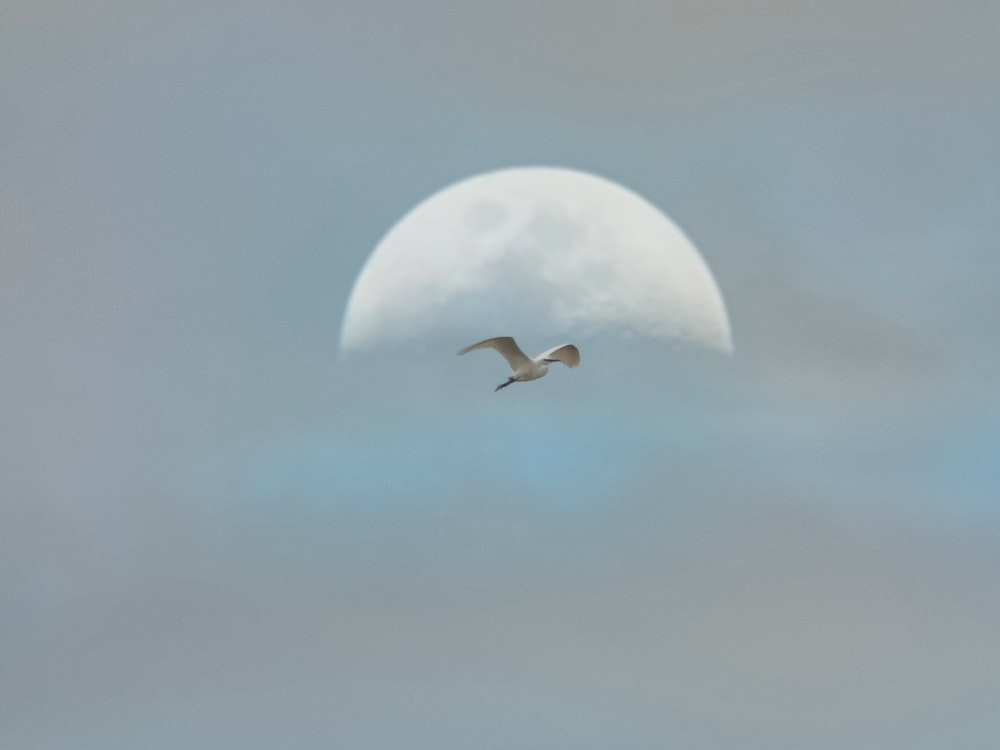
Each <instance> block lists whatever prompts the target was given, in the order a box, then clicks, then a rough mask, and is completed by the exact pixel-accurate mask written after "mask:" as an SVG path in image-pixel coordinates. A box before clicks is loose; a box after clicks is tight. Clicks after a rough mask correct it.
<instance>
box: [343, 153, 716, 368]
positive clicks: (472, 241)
mask: <svg viewBox="0 0 1000 750" xmlns="http://www.w3.org/2000/svg"><path fill="white" fill-rule="evenodd" d="M601 333H614V334H619V335H621V334H623V335H635V336H641V337H646V338H652V339H682V340H686V341H691V342H695V343H698V344H702V345H705V346H708V347H711V348H714V349H718V350H721V351H724V352H729V351H731V350H732V338H731V334H730V328H729V319H728V316H727V315H726V307H725V303H724V302H723V299H722V295H721V293H720V292H719V288H718V286H717V285H716V283H715V279H714V278H713V277H712V273H711V271H710V270H709V268H708V266H707V265H706V264H705V261H704V260H703V259H702V257H701V255H700V254H699V253H698V250H697V249H696V248H695V246H694V245H693V244H692V242H691V241H690V240H689V239H688V238H687V237H686V236H685V235H684V233H683V232H682V231H681V230H680V229H679V228H678V227H677V225H675V224H674V223H673V222H672V221H671V220H670V219H668V218H667V217H666V216H665V215H664V214H663V213H661V212H660V211H659V210H657V209H656V208H655V207H654V206H652V205H651V204H650V203H648V202H647V201H646V200H644V199H643V198H641V197H640V196H638V195H636V194H635V193H633V192H632V191H630V190H627V189H626V188H623V187H622V186H621V185H617V184H615V183H614V182H610V181H609V180H605V179H602V178H600V177H596V176H594V175H592V174H587V173H585V172H578V171H574V170H570V169H559V168H550V167H522V168H515V169H504V170H500V171H497V172H489V173H487V174H482V175H478V176H476V177H472V178H469V179H467V180H463V181H461V182H458V183H455V184H454V185H451V186H449V187H447V188H445V189H444V190H441V191H440V192H438V193H435V194H434V195H432V196H431V197H430V198H427V199H426V200H425V201H423V202H422V203H420V204H419V205H417V206H416V207H415V208H414V209H412V210H411V211H410V212H409V213H408V214H406V215H405V216H404V217H403V218H402V219H401V220H400V221H399V222H398V223H397V224H396V225H395V226H394V227H393V228H392V229H391V230H390V231H389V233H388V234H387V235H386V236H385V237H384V238H383V239H382V241H381V242H380V243H379V244H378V246H377V247H376V248H375V251H374V252H373V253H372V254H371V256H370V257H369V258H368V261H367V263H365V266H364V268H363V269H362V270H361V273H360V274H359V275H358V278H357V280H356V281H355V283H354V289H353V290H352V292H351V297H350V300H349V302H348V304H347V311H346V313H345V316H344V322H343V328H342V330H341V337H340V347H341V351H342V352H344V353H350V352H360V351H368V350H374V349H378V348H380V347H383V346H391V345H398V344H403V343H406V342H408V341H409V342H415V341H420V340H424V339H427V338H439V337H442V336H448V337H454V338H455V339H456V340H458V337H460V336H463V335H464V336H466V337H467V336H469V335H470V334H471V335H472V336H473V338H476V337H478V338H482V337H484V336H494V335H496V336H499V335H516V336H526V337H531V336H537V338H540V339H541V338H544V339H546V340H549V339H552V338H553V337H555V338H559V337H561V336H565V337H574V336H575V337H578V338H585V337H588V336H592V335H595V334H601ZM463 340H464V339H463Z"/></svg>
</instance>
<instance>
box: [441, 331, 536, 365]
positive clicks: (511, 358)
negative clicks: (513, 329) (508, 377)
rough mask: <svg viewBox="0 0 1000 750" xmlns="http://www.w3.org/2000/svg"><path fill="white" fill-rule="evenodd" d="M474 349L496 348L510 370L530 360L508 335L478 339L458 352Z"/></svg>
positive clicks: (463, 352)
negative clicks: (476, 342) (477, 341)
mask: <svg viewBox="0 0 1000 750" xmlns="http://www.w3.org/2000/svg"><path fill="white" fill-rule="evenodd" d="M474 349H496V350H497V351H498V352H500V354H501V355H502V356H503V358H504V359H506V360H507V364H509V365H510V369H511V370H517V368H519V367H522V366H524V365H526V364H529V363H530V362H531V360H530V359H528V355H526V354H525V353H524V352H522V351H521V348H520V347H519V346H518V345H517V343H516V342H515V341H514V339H512V338H511V337H510V336H498V337H497V338H495V339H486V340H485V341H480V342H479V343H478V344H473V345H472V346H467V347H465V348H464V349H459V350H458V353H459V354H466V353H467V352H471V351H473V350H474Z"/></svg>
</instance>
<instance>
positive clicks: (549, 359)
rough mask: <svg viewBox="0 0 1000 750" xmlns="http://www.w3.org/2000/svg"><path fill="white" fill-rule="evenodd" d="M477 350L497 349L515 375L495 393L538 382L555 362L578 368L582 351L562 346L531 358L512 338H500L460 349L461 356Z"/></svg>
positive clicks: (568, 345)
mask: <svg viewBox="0 0 1000 750" xmlns="http://www.w3.org/2000/svg"><path fill="white" fill-rule="evenodd" d="M475 349H496V350H497V351H498V352H500V355H501V356H502V357H503V358H504V359H506V360H507V364H509V365H510V369H511V370H513V372H514V374H513V375H511V376H510V377H509V378H507V382H506V383H501V384H500V385H498V386H497V387H496V388H495V389H494V391H493V392H494V393H496V392H497V391H499V390H500V389H501V388H506V387H507V386H508V385H511V384H512V383H521V382H524V381H525V380H538V378H542V377H545V373H547V372H548V371H549V365H550V364H552V363H553V362H562V363H563V364H564V365H566V366H567V367H576V366H577V365H579V364H580V350H579V349H577V348H576V347H575V346H573V345H572V344H561V345H560V346H557V347H555V348H553V349H549V350H548V351H545V352H542V353H541V354H539V355H538V356H537V357H529V356H528V355H527V354H525V353H524V352H522V351H521V347H519V346H518V345H517V342H516V341H514V339H513V338H511V337H510V336H498V337H497V338H494V339H486V340H485V341H480V342H479V343H478V344H473V345H472V346H467V347H465V348H464V349H459V350H458V353H459V354H466V353H468V352H471V351H473V350H475Z"/></svg>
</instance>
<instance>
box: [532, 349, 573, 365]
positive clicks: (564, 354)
mask: <svg viewBox="0 0 1000 750" xmlns="http://www.w3.org/2000/svg"><path fill="white" fill-rule="evenodd" d="M538 359H542V360H545V361H546V362H562V363H563V364H564V365H566V366H567V367H576V366H577V365H579V364H580V350H579V349H577V348H576V347H575V346H573V345H572V344H563V345H562V346H557V347H555V348H554V349H549V350H548V351H547V352H543V353H542V354H539V355H538Z"/></svg>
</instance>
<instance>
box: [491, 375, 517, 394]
mask: <svg viewBox="0 0 1000 750" xmlns="http://www.w3.org/2000/svg"><path fill="white" fill-rule="evenodd" d="M513 382H515V381H514V378H507V382H506V383H501V384H500V385H498V386H497V387H496V388H494V389H493V392H494V393H496V392H497V391H499V390H500V389H501V388H506V387H507V386H508V385H510V384H511V383H513Z"/></svg>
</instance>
